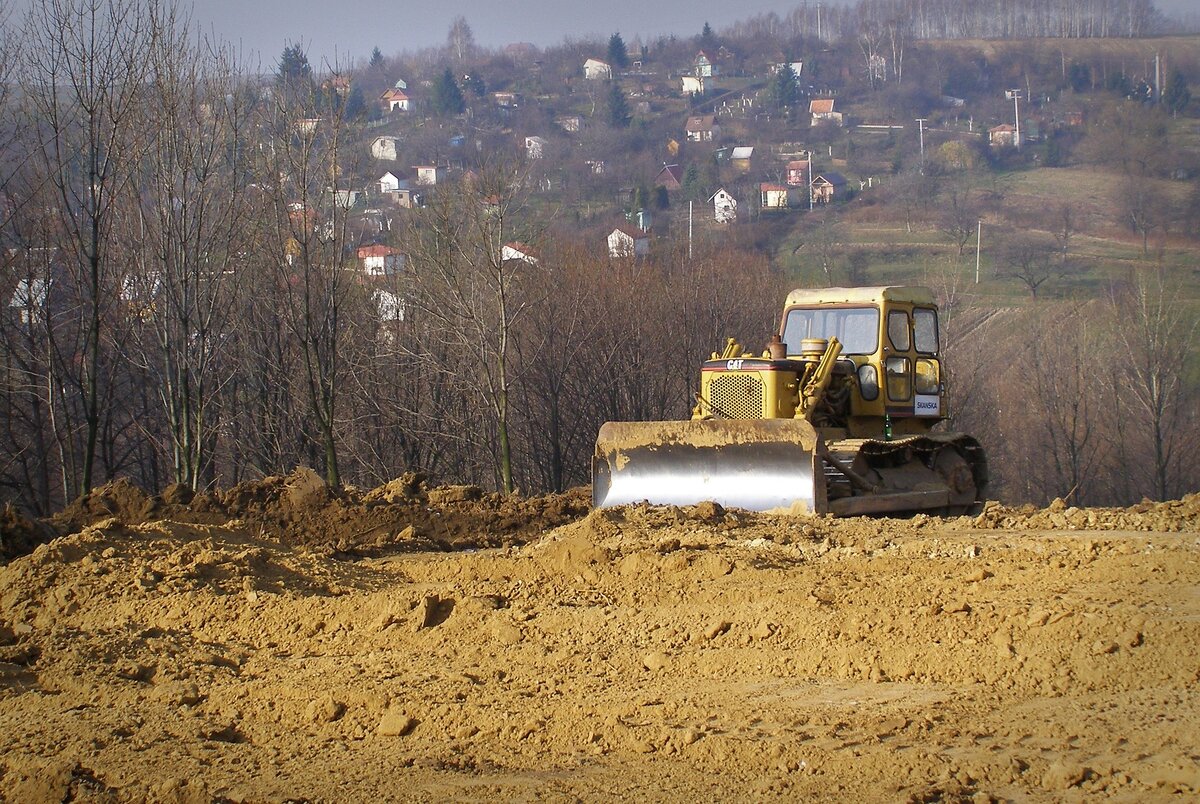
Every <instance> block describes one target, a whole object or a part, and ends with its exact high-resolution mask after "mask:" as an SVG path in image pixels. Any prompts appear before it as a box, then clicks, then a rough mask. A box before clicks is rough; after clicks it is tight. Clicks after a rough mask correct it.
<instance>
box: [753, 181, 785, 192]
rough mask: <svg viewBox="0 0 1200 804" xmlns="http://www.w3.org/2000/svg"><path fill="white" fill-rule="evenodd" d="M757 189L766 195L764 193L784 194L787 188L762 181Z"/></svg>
mask: <svg viewBox="0 0 1200 804" xmlns="http://www.w3.org/2000/svg"><path fill="white" fill-rule="evenodd" d="M758 189H759V190H760V191H761V192H764V193H766V192H777V193H786V192H787V191H788V189H789V188H788V187H786V186H784V185H782V184H775V183H774V182H770V181H764V182H763V183H762V184H760V185H758Z"/></svg>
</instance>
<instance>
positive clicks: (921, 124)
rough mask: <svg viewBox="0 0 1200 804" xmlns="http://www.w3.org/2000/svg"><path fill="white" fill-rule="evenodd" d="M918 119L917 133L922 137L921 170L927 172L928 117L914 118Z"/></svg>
mask: <svg viewBox="0 0 1200 804" xmlns="http://www.w3.org/2000/svg"><path fill="white" fill-rule="evenodd" d="M914 119H915V120H916V121H917V135H918V136H919V137H920V138H921V172H922V173H924V172H925V121H926V120H928V119H929V118H927V117H917V118H914Z"/></svg>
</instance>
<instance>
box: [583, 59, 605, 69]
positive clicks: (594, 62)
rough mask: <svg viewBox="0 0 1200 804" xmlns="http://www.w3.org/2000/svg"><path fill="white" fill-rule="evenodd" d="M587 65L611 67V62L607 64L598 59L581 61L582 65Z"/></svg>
mask: <svg viewBox="0 0 1200 804" xmlns="http://www.w3.org/2000/svg"><path fill="white" fill-rule="evenodd" d="M589 65H590V66H592V67H608V68H609V69H612V65H611V64H609V63H608V62H606V61H601V60H600V59H588V60H587V61H585V62H584V63H583V66H584V67H587V66H589Z"/></svg>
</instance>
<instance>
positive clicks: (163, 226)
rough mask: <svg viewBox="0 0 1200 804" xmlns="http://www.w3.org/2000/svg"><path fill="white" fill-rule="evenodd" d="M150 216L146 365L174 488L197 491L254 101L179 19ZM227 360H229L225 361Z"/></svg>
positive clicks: (155, 61)
mask: <svg viewBox="0 0 1200 804" xmlns="http://www.w3.org/2000/svg"><path fill="white" fill-rule="evenodd" d="M156 22H157V25H158V36H157V37H156V42H155V47H154V48H153V50H151V52H150V53H148V54H146V56H147V58H148V59H150V61H151V65H152V76H151V78H152V80H151V81H150V82H149V92H148V97H147V102H148V103H147V109H148V113H149V115H150V117H149V118H148V119H147V121H146V124H147V129H148V130H150V131H152V132H154V135H153V140H152V142H151V147H150V148H149V149H148V151H147V154H146V160H145V163H144V169H143V172H142V175H141V179H140V182H139V183H140V185H141V188H142V191H141V197H142V205H141V207H140V212H141V214H140V215H139V217H138V230H137V231H136V232H131V233H130V234H131V235H132V238H131V239H132V241H133V242H137V243H140V244H141V246H142V248H140V249H137V250H136V251H135V252H134V259H135V265H136V266H137V271H136V273H135V274H134V275H132V276H131V277H129V280H128V281H130V282H133V283H136V284H138V285H140V288H139V291H140V293H142V294H143V295H144V296H145V297H146V298H147V299H148V300H150V301H151V302H152V303H150V304H149V305H148V306H147V308H146V314H145V315H144V316H143V320H144V321H145V322H146V323H147V324H148V325H149V326H147V327H145V329H146V330H148V334H152V336H153V337H152V339H147V340H148V341H150V342H146V343H141V344H140V346H141V347H142V349H141V359H142V360H143V361H144V362H145V364H146V366H147V369H148V370H149V371H150V372H151V374H152V376H154V378H155V379H156V383H155V387H156V388H157V389H158V393H159V396H160V398H161V403H162V407H163V410H164V412H165V415H166V424H167V435H168V438H169V453H170V455H171V467H172V468H171V471H172V476H173V479H174V480H175V482H177V483H182V484H185V485H187V486H188V487H190V488H192V489H197V488H199V487H200V486H201V485H202V483H203V481H202V476H203V474H204V472H205V471H206V470H208V469H209V468H210V463H211V461H212V449H213V440H214V437H215V435H214V434H215V432H216V429H215V426H214V425H215V424H216V422H215V421H213V419H214V418H215V415H214V410H215V404H216V398H217V397H216V392H217V390H218V389H219V387H220V385H221V383H222V382H223V381H224V378H223V377H219V376H217V373H216V371H215V370H214V369H215V367H216V366H217V364H218V363H219V362H220V360H221V357H222V355H221V347H222V343H223V340H224V338H225V336H226V335H227V334H228V329H229V326H230V323H231V322H230V315H231V312H232V310H233V304H232V295H231V276H232V274H233V265H234V259H235V256H236V255H237V253H238V252H239V251H241V250H242V242H241V239H240V237H241V234H242V231H243V228H244V227H243V226H242V224H243V218H244V215H245V209H244V205H243V199H242V190H243V187H242V184H243V182H242V176H243V175H244V171H243V170H242V167H243V166H242V165H240V164H238V163H237V159H238V155H239V153H240V152H241V145H242V140H243V138H244V137H245V133H246V132H245V131H244V130H243V128H244V126H245V124H246V119H247V115H248V109H247V105H248V98H247V95H246V93H245V92H244V91H242V86H241V81H242V78H241V71H240V67H239V66H238V64H237V63H236V61H235V59H234V58H233V56H232V54H231V53H230V52H228V51H227V50H224V49H214V48H213V47H212V46H208V45H205V44H204V43H194V42H193V41H192V31H191V29H190V26H189V25H188V24H187V23H186V22H185V21H183V20H180V19H178V18H177V17H176V16H175V12H174V10H173V9H168V10H167V11H166V14H165V15H164V16H163V17H162V18H161V19H159V20H157V21H156ZM226 362H227V361H226Z"/></svg>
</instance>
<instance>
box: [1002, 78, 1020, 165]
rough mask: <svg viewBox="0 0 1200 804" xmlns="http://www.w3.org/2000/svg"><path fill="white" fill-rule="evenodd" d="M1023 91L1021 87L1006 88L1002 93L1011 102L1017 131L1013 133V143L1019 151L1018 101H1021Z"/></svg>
mask: <svg viewBox="0 0 1200 804" xmlns="http://www.w3.org/2000/svg"><path fill="white" fill-rule="evenodd" d="M1023 93H1024V90H1021V89H1010V90H1007V91H1006V92H1005V93H1004V94H1005V95H1006V96H1007V97H1008V99H1009V100H1011V101H1012V102H1013V119H1014V120H1015V121H1016V126H1017V131H1016V134H1015V135H1013V145H1014V146H1015V147H1016V149H1017V150H1018V151H1019V150H1021V107H1020V101H1021V95H1022V94H1023Z"/></svg>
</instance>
